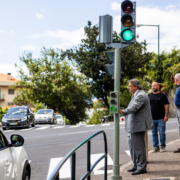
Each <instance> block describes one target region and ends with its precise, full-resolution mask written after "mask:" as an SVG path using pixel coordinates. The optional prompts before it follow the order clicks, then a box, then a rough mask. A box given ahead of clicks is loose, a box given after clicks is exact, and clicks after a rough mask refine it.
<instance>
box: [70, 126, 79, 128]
mask: <svg viewBox="0 0 180 180" xmlns="http://www.w3.org/2000/svg"><path fill="white" fill-rule="evenodd" d="M77 127H79V126H71V127H69V128H77Z"/></svg>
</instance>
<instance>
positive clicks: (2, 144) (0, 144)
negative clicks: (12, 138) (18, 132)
mask: <svg viewBox="0 0 180 180" xmlns="http://www.w3.org/2000/svg"><path fill="white" fill-rule="evenodd" d="M5 142H6V140H5V139H4V137H3V135H2V133H1V132H0V150H1V149H4V148H5V147H6V143H5Z"/></svg>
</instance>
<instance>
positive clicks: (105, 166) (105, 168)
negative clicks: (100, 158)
mask: <svg viewBox="0 0 180 180" xmlns="http://www.w3.org/2000/svg"><path fill="white" fill-rule="evenodd" d="M103 136H104V151H105V154H106V157H105V160H104V180H107V161H108V160H107V158H108V149H107V139H106V134H105V132H104V133H103Z"/></svg>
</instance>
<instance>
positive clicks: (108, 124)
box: [101, 124, 110, 126]
mask: <svg viewBox="0 0 180 180" xmlns="http://www.w3.org/2000/svg"><path fill="white" fill-rule="evenodd" d="M109 125H110V124H102V125H101V126H109Z"/></svg>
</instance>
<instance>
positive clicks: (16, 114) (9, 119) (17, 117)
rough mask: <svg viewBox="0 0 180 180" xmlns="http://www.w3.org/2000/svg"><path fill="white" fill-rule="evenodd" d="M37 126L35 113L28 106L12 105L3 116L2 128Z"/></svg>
mask: <svg viewBox="0 0 180 180" xmlns="http://www.w3.org/2000/svg"><path fill="white" fill-rule="evenodd" d="M31 126H32V127H35V120H34V113H33V112H32V111H31V109H30V108H29V107H28V106H16V107H11V108H10V109H9V110H8V111H7V112H6V114H4V116H3V118H2V128H3V130H6V129H7V128H16V127H28V128H30V127H31Z"/></svg>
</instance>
